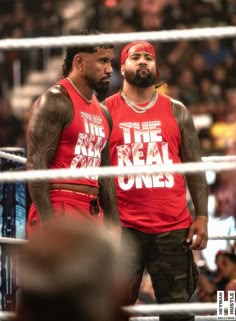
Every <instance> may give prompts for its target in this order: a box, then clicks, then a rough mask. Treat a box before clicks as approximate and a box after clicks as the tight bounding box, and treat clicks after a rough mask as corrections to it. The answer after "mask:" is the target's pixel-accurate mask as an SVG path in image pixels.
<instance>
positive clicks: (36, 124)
mask: <svg viewBox="0 0 236 321" xmlns="http://www.w3.org/2000/svg"><path fill="white" fill-rule="evenodd" d="M67 111H68V109H67V108H66V107H65V106H64V104H63V101H61V97H60V95H53V94H52V93H50V94H47V95H45V96H42V97H41V98H40V99H39V100H37V101H36V103H35V104H34V106H33V111H32V114H31V116H30V119H29V123H28V127H27V136H26V138H27V163H28V166H33V167H46V164H47V162H48V161H50V160H51V159H52V157H53V156H54V154H55V151H56V148H57V144H58V141H59V138H60V135H61V131H62V130H63V128H64V126H65V123H66V120H67Z"/></svg>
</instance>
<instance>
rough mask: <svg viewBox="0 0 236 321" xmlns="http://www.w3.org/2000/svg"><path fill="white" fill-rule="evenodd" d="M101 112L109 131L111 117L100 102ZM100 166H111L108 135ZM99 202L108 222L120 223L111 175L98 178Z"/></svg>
mask: <svg viewBox="0 0 236 321" xmlns="http://www.w3.org/2000/svg"><path fill="white" fill-rule="evenodd" d="M101 107H102V108H103V112H104V114H105V116H106V118H107V120H108V122H109V127H110V132H111V130H112V119H111V115H110V113H109V111H108V109H107V108H106V107H105V106H104V105H102V104H101ZM101 166H111V162H110V137H109V139H108V142H107V144H106V146H105V148H104V149H103V151H102V155H101ZM99 202H100V204H101V207H102V209H103V211H104V219H105V221H106V222H107V223H108V224H109V223H111V224H114V225H120V219H119V212H118V208H117V199H116V191H115V184H114V180H113V178H112V177H106V178H103V177H100V178H99Z"/></svg>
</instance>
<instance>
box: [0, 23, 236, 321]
mask: <svg viewBox="0 0 236 321" xmlns="http://www.w3.org/2000/svg"><path fill="white" fill-rule="evenodd" d="M235 35H236V27H216V28H200V29H199V28H196V29H186V30H170V31H160V32H159V31H158V32H139V33H129V34H109V35H103V34H101V35H93V36H86V37H84V36H65V37H55V38H53V37H51V38H46V37H45V38H27V39H14V40H11V39H4V40H0V48H1V49H3V50H9V49H19V48H24V49H25V48H46V47H62V46H73V45H85V44H91V43H94V44H97V45H99V44H103V43H104V42H106V43H112V44H113V43H119V42H120V43H126V42H130V41H133V40H146V41H153V42H154V41H159V42H166V41H179V40H201V39H208V38H210V37H216V38H223V37H224V38H230V37H234V36H235ZM14 150H15V149H14V148H12V149H11V148H10V149H9V151H8V150H7V149H5V151H4V149H2V150H1V151H0V159H4V160H5V161H6V162H9V163H10V164H12V163H13V164H17V165H14V167H19V170H16V171H12V170H9V171H1V172H0V184H2V185H4V184H8V185H9V186H10V185H18V184H24V183H25V182H28V181H36V180H37V181H44V180H50V179H53V178H54V179H55V178H78V177H84V176H94V175H98V176H100V177H106V176H112V177H114V176H118V175H121V174H123V175H137V174H153V173H167V172H168V173H188V174H191V173H196V172H204V171H206V172H207V171H212V172H220V171H235V170H236V155H233V156H214V157H203V159H202V160H203V162H201V163H184V164H172V165H158V166H157V165H152V166H137V167H123V168H121V167H102V168H81V169H61V170H37V171H33V170H32V171H25V170H21V169H20V167H21V166H22V165H24V164H25V163H26V159H25V158H24V157H23V156H24V153H22V151H20V153H18V155H17V153H14ZM0 164H1V163H0ZM2 214H4V213H2ZM209 239H212V240H218V239H227V240H236V235H235V236H219V235H215V236H212V237H209ZM25 242H27V240H26V239H24V238H22V237H21V238H17V237H8V236H7V237H6V236H3V237H0V244H1V247H2V251H3V249H4V245H6V244H7V245H11V244H14V245H19V246H20V245H21V244H25ZM123 309H124V311H125V312H126V313H128V314H129V315H131V316H132V317H131V318H130V320H132V321H158V320H159V317H158V316H159V315H162V314H170V311H172V312H178V313H180V312H181V313H182V314H185V313H192V314H194V315H195V320H196V321H200V320H202V321H208V320H216V312H217V303H185V304H177V303H176V304H162V305H160V304H148V305H142V304H141V305H134V306H128V307H123ZM224 309H225V310H226V309H227V306H224ZM2 310H3V311H0V320H10V319H11V318H12V316H14V311H7V310H6V311H4V310H5V309H4V307H3V308H2ZM203 313H205V314H206V315H203ZM199 314H200V315H199Z"/></svg>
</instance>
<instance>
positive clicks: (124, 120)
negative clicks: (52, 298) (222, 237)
mask: <svg viewBox="0 0 236 321" xmlns="http://www.w3.org/2000/svg"><path fill="white" fill-rule="evenodd" d="M121 74H122V76H123V77H124V81H123V88H122V90H121V91H120V92H119V93H116V94H115V95H113V96H111V97H109V98H107V99H106V106H107V107H108V109H109V110H110V113H111V115H112V119H113V130H112V134H111V138H110V147H111V162H112V165H114V166H120V168H121V171H122V167H126V166H128V167H134V166H145V165H164V164H174V163H181V162H200V161H201V154H200V144H199V140H198V135H197V132H196V129H195V127H194V124H193V120H192V117H191V115H190V113H189V112H188V110H187V108H186V107H185V106H184V105H183V104H182V103H181V102H179V101H176V100H174V99H172V98H170V97H168V96H165V95H162V94H159V93H158V92H157V91H156V88H155V84H156V83H157V81H158V80H159V71H158V66H157V63H156V55H155V51H154V48H153V46H152V45H151V44H150V43H148V42H144V41H136V42H132V43H130V44H128V45H126V46H125V47H124V49H123V50H122V53H121ZM185 181H186V182H187V185H188V188H189V191H190V195H191V197H192V201H193V204H194V208H195V215H194V217H193V218H192V216H191V215H190V213H189V210H188V208H187V204H186V185H185ZM115 184H116V190H117V200H118V208H119V214H120V220H121V225H122V242H125V239H126V235H130V234H131V235H132V236H133V238H134V239H135V242H136V245H137V252H136V253H134V251H133V252H132V253H130V256H131V257H132V258H133V257H134V256H136V258H137V260H136V263H135V264H133V266H132V269H133V282H132V284H131V285H130V292H129V293H128V298H127V301H126V302H124V304H126V305H130V304H134V303H135V301H136V299H137V297H138V292H139V287H140V283H141V280H142V275H143V272H144V270H145V269H147V271H148V272H149V274H150V276H151V280H152V284H153V288H154V292H155V296H156V301H157V302H158V303H184V302H189V300H190V299H191V296H192V294H193V292H194V290H195V288H196V284H197V280H198V269H197V267H196V265H195V263H194V259H193V254H192V250H202V249H204V248H205V247H206V245H207V221H208V217H207V200H208V186H207V182H206V177H205V174H204V173H195V174H191V175H186V176H184V175H180V174H178V175H176V174H172V173H165V174H160V173H153V174H138V175H133V174H130V175H120V176H119V177H117V178H115ZM122 244H123V246H125V245H124V243H122ZM131 261H132V262H133V260H131ZM180 320H181V321H192V320H194V316H192V315H186V314H185V315H181V314H178V315H176V314H174V313H172V314H170V315H162V316H160V321H180Z"/></svg>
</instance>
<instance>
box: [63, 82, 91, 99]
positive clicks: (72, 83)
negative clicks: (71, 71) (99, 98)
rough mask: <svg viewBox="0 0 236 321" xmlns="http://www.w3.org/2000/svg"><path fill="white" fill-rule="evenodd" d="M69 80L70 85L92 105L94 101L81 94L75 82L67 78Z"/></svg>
mask: <svg viewBox="0 0 236 321" xmlns="http://www.w3.org/2000/svg"><path fill="white" fill-rule="evenodd" d="M66 79H67V80H69V82H70V84H71V85H72V86H73V88H74V89H75V91H77V93H78V94H79V95H80V96H81V97H82V98H83V99H84V100H85V101H86V102H87V103H88V104H91V103H92V101H93V100H92V99H87V98H86V97H85V96H84V95H83V94H81V92H80V91H79V89H78V88H77V87H76V86H75V84H74V82H73V81H72V80H71V79H70V78H69V77H67V78H66Z"/></svg>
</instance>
